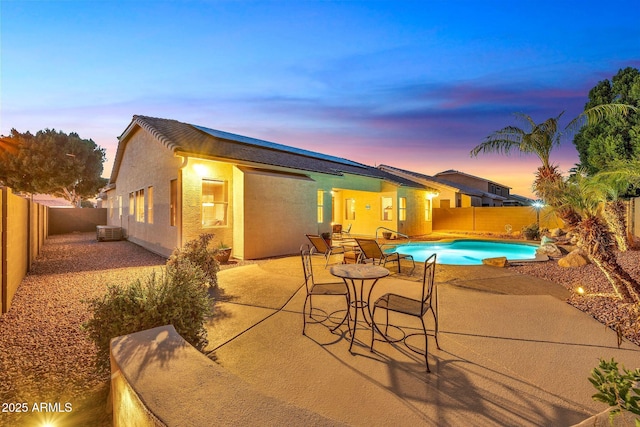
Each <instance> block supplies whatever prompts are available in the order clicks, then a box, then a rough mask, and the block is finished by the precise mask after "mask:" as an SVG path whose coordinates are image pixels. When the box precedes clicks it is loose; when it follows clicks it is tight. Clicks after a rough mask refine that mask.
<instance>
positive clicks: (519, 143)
mask: <svg viewBox="0 0 640 427" xmlns="http://www.w3.org/2000/svg"><path fill="white" fill-rule="evenodd" d="M630 110H631V111H636V109H635V107H633V106H629V105H626V104H602V105H596V106H594V107H592V108H589V109H587V110H585V111H584V112H583V113H581V114H580V115H579V116H578V117H576V118H575V119H573V120H571V122H569V124H568V125H567V126H566V127H565V128H564V130H563V131H560V130H559V128H558V121H559V120H560V117H562V115H563V114H564V111H563V112H562V113H560V114H559V115H558V116H557V117H553V118H549V119H547V120H546V121H544V122H542V123H540V124H536V123H535V121H533V119H532V118H531V117H530V116H528V115H526V114H523V113H516V117H519V118H520V119H522V120H524V122H525V123H526V124H527V125H528V129H527V130H523V129H521V128H519V127H516V126H507V127H505V128H502V129H500V130H498V131H495V132H493V133H492V134H491V135H489V136H488V137H487V138H486V140H485V142H483V143H482V144H479V145H477V146H475V147H474V148H473V149H472V150H471V152H470V154H471V157H476V156H477V155H478V154H480V153H489V152H497V153H502V154H506V155H509V154H511V152H512V151H514V150H517V151H519V152H520V153H521V154H525V155H526V154H535V155H536V156H538V158H539V159H540V161H541V162H542V166H540V167H539V168H538V170H537V172H536V178H535V181H534V185H533V189H534V191H535V193H536V195H537V196H538V198H540V199H542V200H544V201H545V202H546V203H549V200H547V199H548V195H547V194H545V193H544V189H545V188H547V187H548V186H549V185H552V184H554V183H559V182H561V181H562V175H561V174H560V172H559V170H558V167H557V166H556V165H554V164H552V163H551V160H550V156H551V151H552V150H553V148H554V147H557V146H558V145H560V143H561V140H562V138H563V137H564V136H565V135H567V134H573V133H574V132H575V131H576V130H578V129H580V128H582V127H583V126H584V125H585V124H593V123H599V122H600V121H602V120H603V119H604V118H615V117H622V116H626V115H627V114H628V113H629V111H630Z"/></svg>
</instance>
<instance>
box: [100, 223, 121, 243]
mask: <svg viewBox="0 0 640 427" xmlns="http://www.w3.org/2000/svg"><path fill="white" fill-rule="evenodd" d="M96 239H97V240H98V242H107V241H110V240H122V228H121V227H116V226H115V225H98V226H96Z"/></svg>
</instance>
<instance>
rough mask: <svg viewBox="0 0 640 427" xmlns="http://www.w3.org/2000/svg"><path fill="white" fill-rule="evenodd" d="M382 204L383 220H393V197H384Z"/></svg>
mask: <svg viewBox="0 0 640 427" xmlns="http://www.w3.org/2000/svg"><path fill="white" fill-rule="evenodd" d="M381 206H382V220H383V221H391V220H393V199H392V198H391V197H383V198H382V204H381Z"/></svg>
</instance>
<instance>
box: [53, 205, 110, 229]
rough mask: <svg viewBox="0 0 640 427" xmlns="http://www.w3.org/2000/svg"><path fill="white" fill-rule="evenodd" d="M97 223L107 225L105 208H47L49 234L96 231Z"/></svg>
mask: <svg viewBox="0 0 640 427" xmlns="http://www.w3.org/2000/svg"><path fill="white" fill-rule="evenodd" d="M97 225H107V208H96V209H91V208H84V209H80V208H51V209H49V234H50V235H53V234H66V233H73V232H74V231H80V232H88V231H96V226H97Z"/></svg>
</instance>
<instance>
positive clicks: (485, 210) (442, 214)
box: [433, 206, 563, 233]
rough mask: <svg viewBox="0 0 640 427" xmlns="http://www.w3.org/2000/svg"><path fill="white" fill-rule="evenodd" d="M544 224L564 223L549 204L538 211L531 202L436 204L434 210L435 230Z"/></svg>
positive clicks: (501, 229) (494, 229) (497, 230)
mask: <svg viewBox="0 0 640 427" xmlns="http://www.w3.org/2000/svg"><path fill="white" fill-rule="evenodd" d="M536 222H537V223H539V224H540V227H541V228H549V229H551V228H559V227H562V225H563V223H562V221H561V220H560V219H559V218H558V217H557V216H556V215H555V214H554V213H553V211H552V210H551V209H549V208H545V209H542V210H541V211H540V214H539V215H538V214H537V212H536V210H535V209H534V208H533V207H531V206H504V207H469V208H436V209H434V210H433V230H434V231H445V230H446V231H452V230H455V231H477V232H489V233H504V232H505V231H506V229H505V227H506V226H507V225H510V226H511V230H512V231H514V232H515V231H521V230H522V228H523V227H526V226H528V225H530V224H533V223H536Z"/></svg>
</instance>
